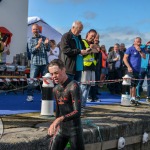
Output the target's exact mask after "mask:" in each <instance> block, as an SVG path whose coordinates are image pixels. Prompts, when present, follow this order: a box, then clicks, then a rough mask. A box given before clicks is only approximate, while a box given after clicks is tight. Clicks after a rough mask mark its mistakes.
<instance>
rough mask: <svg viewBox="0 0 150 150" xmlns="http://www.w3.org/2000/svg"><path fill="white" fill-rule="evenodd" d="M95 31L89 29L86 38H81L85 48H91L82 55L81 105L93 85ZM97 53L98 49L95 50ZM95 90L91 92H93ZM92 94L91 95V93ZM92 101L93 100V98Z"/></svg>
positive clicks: (83, 104) (84, 102)
mask: <svg viewBox="0 0 150 150" xmlns="http://www.w3.org/2000/svg"><path fill="white" fill-rule="evenodd" d="M96 35H97V32H96V30H94V29H91V30H89V32H88V33H87V35H86V39H85V40H83V42H84V45H85V47H86V48H91V53H90V54H87V55H85V56H83V71H82V76H81V90H82V107H83V108H84V107H85V105H86V100H87V97H88V94H89V90H90V87H91V86H92V85H93V86H94V85H95V82H91V81H95V69H96V59H95V54H94V53H95V52H96V51H97V50H96V51H93V43H94V38H95V37H96ZM97 53H98V51H97ZM94 92H95V91H93V92H92V93H93V94H94ZM93 94H92V95H93ZM93 101H94V100H93ZM82 110H83V109H82Z"/></svg>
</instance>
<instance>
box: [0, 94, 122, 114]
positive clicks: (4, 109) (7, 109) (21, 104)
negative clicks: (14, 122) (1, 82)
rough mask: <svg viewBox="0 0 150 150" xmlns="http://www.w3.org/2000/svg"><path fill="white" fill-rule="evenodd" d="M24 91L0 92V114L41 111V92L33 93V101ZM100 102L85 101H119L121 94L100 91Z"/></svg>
mask: <svg viewBox="0 0 150 150" xmlns="http://www.w3.org/2000/svg"><path fill="white" fill-rule="evenodd" d="M26 98H27V95H26V93H25V94H23V93H19V92H18V93H17V95H16V94H14V93H8V94H7V95H6V94H5V93H0V115H10V114H19V113H30V112H40V111H41V93H37V92H36V93H34V101H33V102H27V101H26ZM99 98H100V99H101V102H87V104H86V105H87V106H93V105H105V104H107V105H108V104H109V105H111V104H116V103H120V101H121V96H119V95H111V94H109V93H108V92H102V95H100V96H99Z"/></svg>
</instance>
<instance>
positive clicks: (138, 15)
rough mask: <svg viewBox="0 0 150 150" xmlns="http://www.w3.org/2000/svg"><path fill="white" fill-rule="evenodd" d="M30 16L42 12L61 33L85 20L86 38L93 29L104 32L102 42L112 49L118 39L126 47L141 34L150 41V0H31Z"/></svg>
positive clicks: (101, 33)
mask: <svg viewBox="0 0 150 150" xmlns="http://www.w3.org/2000/svg"><path fill="white" fill-rule="evenodd" d="M28 1H29V4H28V5H29V7H28V17H32V16H38V17H40V18H42V19H43V20H44V21H45V22H46V23H48V24H49V25H50V26H51V27H53V28H54V29H56V30H57V31H59V32H60V33H61V34H64V33H65V32H68V31H69V30H70V28H71V26H72V23H73V22H74V21H76V20H79V21H81V22H82V23H83V26H84V28H83V31H82V32H81V36H82V38H83V39H84V38H85V35H86V33H87V32H88V31H89V30H90V29H95V30H96V31H97V32H98V33H99V34H100V45H102V44H104V45H105V46H106V48H107V50H108V49H109V47H110V46H113V45H114V44H115V43H119V44H120V43H125V45H126V48H128V47H129V46H131V45H132V44H133V41H134V38H135V37H137V36H139V37H141V38H142V43H143V44H145V43H146V42H147V41H150V0H28Z"/></svg>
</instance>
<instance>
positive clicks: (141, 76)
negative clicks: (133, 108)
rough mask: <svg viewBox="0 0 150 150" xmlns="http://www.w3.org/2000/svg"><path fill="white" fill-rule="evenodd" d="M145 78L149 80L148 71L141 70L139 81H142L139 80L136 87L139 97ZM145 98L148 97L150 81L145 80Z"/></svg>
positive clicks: (149, 72) (149, 70)
mask: <svg viewBox="0 0 150 150" xmlns="http://www.w3.org/2000/svg"><path fill="white" fill-rule="evenodd" d="M146 76H147V78H150V69H144V68H141V70H140V74H139V79H143V80H139V83H138V85H137V87H136V94H137V96H140V95H141V91H142V85H143V82H144V78H145V77H146ZM147 97H150V80H147Z"/></svg>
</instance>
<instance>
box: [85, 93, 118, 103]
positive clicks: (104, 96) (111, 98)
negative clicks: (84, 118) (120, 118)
mask: <svg viewBox="0 0 150 150" xmlns="http://www.w3.org/2000/svg"><path fill="white" fill-rule="evenodd" d="M98 97H99V99H100V101H98V102H87V103H86V106H93V105H112V104H117V103H119V104H120V102H121V95H112V94H110V93H109V92H101V95H100V96H98Z"/></svg>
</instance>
